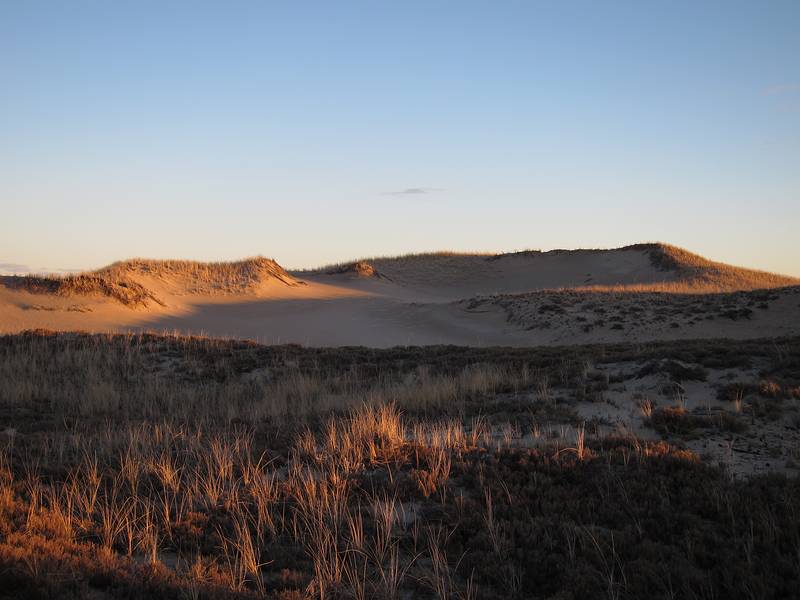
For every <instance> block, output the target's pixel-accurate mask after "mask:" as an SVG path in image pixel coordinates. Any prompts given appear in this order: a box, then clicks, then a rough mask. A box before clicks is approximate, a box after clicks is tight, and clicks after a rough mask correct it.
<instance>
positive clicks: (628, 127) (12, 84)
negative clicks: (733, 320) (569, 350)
mask: <svg viewBox="0 0 800 600" xmlns="http://www.w3.org/2000/svg"><path fill="white" fill-rule="evenodd" d="M799 31H800V2H797V1H796V0H788V1H785V2H777V1H770V0H764V1H761V2H754V1H749V2H739V1H737V0H726V1H723V2H698V1H696V0H694V1H691V2H677V1H676V2H655V1H650V0H637V1H636V2H603V3H599V2H574V1H569V0H565V1H563V2H537V1H526V2H516V1H502V0H491V1H490V0H487V1H482V2H470V1H467V0H459V1H452V2H448V1H435V0H431V1H427V2H414V1H403V2H383V1H378V0H373V1H370V2H348V1H345V0H343V1H341V2H329V1H325V2H302V1H295V2H266V1H252V2H240V1H236V0H229V1H225V2H202V1H198V0H196V1H192V2H179V1H169V2H163V1H158V2H149V1H146V0H144V1H135V2H133V1H131V2H124V1H117V2H107V1H100V0H97V1H80V0H75V1H73V2H64V1H54V2H39V1H36V0H20V1H14V0H2V1H0V270H5V271H20V272H21V271H24V270H26V269H32V270H59V269H87V268H95V267H99V266H102V265H104V264H107V263H110V262H112V261H115V260H120V259H124V258H130V257H135V256H139V257H150V258H192V259H198V260H232V259H237V258H242V257H246V256H252V255H264V256H269V257H273V258H275V259H276V260H277V261H278V262H279V263H281V264H282V265H283V266H285V267H287V268H300V267H310V266H317V265H321V264H328V263H332V262H337V261H343V260H347V259H353V258H357V257H364V256H375V255H387V254H399V253H405V252H412V251H413V252H418V251H425V250H441V249H450V250H463V251H470V250H481V251H513V250H520V249H526V248H538V249H545V250H546V249H552V248H578V247H583V248H594V247H618V246H622V245H625V244H629V243H635V242H643V241H656V240H658V241H664V242H669V243H672V244H675V245H679V246H683V247H685V248H687V249H689V250H692V251H694V252H697V253H700V254H703V255H705V256H707V257H709V258H712V259H715V260H722V261H725V262H730V263H734V264H739V265H743V266H749V267H756V268H762V269H767V270H773V271H778V272H783V273H787V274H793V275H798V276H800V34H799V33H798V32H799Z"/></svg>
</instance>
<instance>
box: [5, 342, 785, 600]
mask: <svg viewBox="0 0 800 600" xmlns="http://www.w3.org/2000/svg"><path fill="white" fill-rule="evenodd" d="M717 372H719V373H723V374H726V373H727V374H738V375H737V377H738V379H733V380H731V379H729V378H726V377H723V378H721V379H719V381H720V382H721V383H720V384H719V387H718V395H719V397H720V401H719V402H720V403H721V404H720V406H719V407H718V408H715V409H714V410H710V409H708V410H707V409H705V408H703V407H702V406H700V407H698V408H695V409H691V408H688V407H687V404H686V400H685V399H684V398H682V397H681V394H682V393H684V392H685V390H687V389H689V387H687V386H690V384H691V385H696V384H692V382H697V381H705V380H708V381H711V380H712V373H717ZM643 378H644V379H647V378H650V379H653V378H656V379H653V381H663V382H664V383H663V387H664V391H663V394H661V395H659V397H653V398H644V399H639V400H635V398H634V399H633V400H632V401H636V402H639V408H637V409H636V413H637V415H638V416H636V417H635V418H636V419H637V420H638V421H639V423H640V424H641V426H642V428H643V429H636V428H634V427H633V426H631V427H625V426H617V427H614V426H613V424H609V423H604V422H602V421H598V420H595V419H587V418H586V417H585V416H582V414H581V413H580V410H583V408H585V407H586V406H589V407H591V406H593V405H596V406H601V405H607V404H608V403H609V402H613V401H614V400H613V398H617V397H619V395H620V394H624V391H622V392H619V391H615V390H624V388H626V386H634V385H635V384H636V382H637V381H640V380H642V379H643ZM715 381H716V380H715ZM722 382H726V383H722ZM660 385H661V384H660ZM715 385H717V384H715ZM681 390H683V392H682V391H681ZM798 403H800V338H785V339H773V340H751V341H745V342H732V341H725V340H709V341H695V342H688V343H687V342H681V343H667V342H659V343H652V344H647V345H634V344H616V345H602V346H572V347H551V348H461V347H452V346H439V347H425V348H420V347H404V348H393V349H386V350H376V349H371V348H363V347H352V348H330V349H319V348H302V347H299V346H261V345H258V344H255V343H252V342H246V341H236V340H222V339H211V338H202V337H180V336H164V335H153V334H138V335H87V334H79V333H67V334H65V333H62V334H56V333H49V332H45V331H34V332H26V333H23V334H18V335H11V336H2V337H0V596H4V597H13V598H43V597H58V598H71V597H72V598H78V597H80V598H83V597H87V596H96V597H104V598H185V597H191V598H212V597H213V598H225V597H227V598H283V599H289V598H320V599H322V598H407V597H415V598H439V599H445V598H449V599H452V598H498V599H499V598H553V597H559V598H588V597H592V598H595V597H597V598H645V597H646V598H783V597H791V596H792V595H794V594H795V593H796V590H797V581H798V579H799V578H800V560H798V554H797V550H798V548H800V520H798V518H797V515H798V514H800V487H798V479H797V477H796V476H787V474H785V473H784V472H778V471H774V472H771V473H766V474H763V475H756V476H752V477H740V476H737V475H736V472H735V471H734V470H733V469H732V466H731V465H732V464H733V463H730V464H728V463H726V462H724V461H722V462H720V463H717V462H714V461H709V460H707V459H705V458H704V457H703V456H701V455H700V454H698V453H697V452H695V451H693V450H692V449H691V448H690V444H691V440H692V439H693V436H694V435H696V432H697V431H699V430H702V431H704V432H706V433H705V434H704V435H708V434H709V432H717V433H716V434H715V435H719V436H735V435H738V436H744V435H745V434H743V433H741V432H746V431H752V432H753V435H754V436H755V438H757V437H758V436H760V435H762V433H763V431H766V430H765V429H763V428H764V427H767V428H768V427H772V426H773V424H774V423H786V426H787V427H797V428H798V429H800V418H798V414H800V410H799V406H800V405H799V404H798ZM582 407H583V408H582ZM637 431H638V432H639V433H637ZM647 431H651V432H653V433H652V434H647V435H645V434H644V433H643V432H647ZM734 432H739V433H734ZM720 439H725V438H724V437H721V438H720ZM731 439H732V440H733V442H732V443H731V445H732V448H736V447H739V446H741V444H742V443H743V442H742V439H745V438H744V437H741V439H740V438H736V437H732V438H731ZM793 448H794V450H793ZM796 448H797V447H796V446H794V447H793V446H792V444H791V443H790V444H788V445H787V446H786V447H785V448H784V452H785V453H786V455H785V457H784V458H785V460H786V461H787V463H786V464H787V465H790V466H789V468H790V470H791V469H792V468H794V467H792V466H791V465H792V464H796V461H800V456H798V455H796V454H795V455H792V452H793V451H795V453H796ZM731 452H734V450H731ZM776 456H777V455H776ZM770 460H777V458H775V459H770ZM792 461H795V462H794V463H793V462H792Z"/></svg>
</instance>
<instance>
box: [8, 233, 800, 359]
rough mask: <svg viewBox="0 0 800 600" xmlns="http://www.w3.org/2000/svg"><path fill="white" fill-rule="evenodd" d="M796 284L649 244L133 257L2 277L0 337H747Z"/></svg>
mask: <svg viewBox="0 0 800 600" xmlns="http://www.w3.org/2000/svg"><path fill="white" fill-rule="evenodd" d="M798 285H800V281H798V280H794V279H792V278H788V277H782V276H779V275H774V274H770V273H764V272H760V271H751V270H746V269H738V268H736V267H731V266H728V265H723V264H720V263H714V262H711V261H707V260H705V259H703V258H702V257H699V256H697V255H693V254H691V253H689V252H687V251H685V250H682V249H679V248H674V247H671V246H666V245H661V244H641V245H636V246H629V247H626V248H621V249H616V250H575V251H566V250H558V251H552V252H522V253H515V254H501V255H491V256H489V255H458V254H427V255H412V256H406V257H398V258H377V259H369V260H365V261H359V262H356V263H352V264H344V265H335V266H333V267H327V268H323V269H318V270H314V271H302V272H293V273H289V272H287V271H285V270H284V269H283V268H282V267H281V266H280V265H278V263H276V262H275V261H272V260H270V259H265V258H260V257H259V258H253V259H247V260H244V261H239V262H235V263H196V262H190V261H152V260H140V259H137V260H131V261H124V262H120V263H115V264H114V265H111V266H109V267H107V268H105V269H100V270H98V271H95V272H92V273H86V274H80V275H77V276H69V277H65V278H58V279H53V278H35V277H3V278H0V332H8V333H10V332H16V331H20V330H24V329H34V328H47V329H54V330H86V331H127V330H142V329H152V330H156V331H162V330H178V331H181V332H192V333H205V334H208V335H214V336H234V337H243V338H250V339H256V340H259V341H262V342H265V343H288V342H293V343H300V344H306V345H323V346H330V345H367V346H380V347H383V346H393V345H407V344H461V345H530V344H565V343H584V342H595V341H621V340H641V341H646V340H652V339H682V338H693V337H733V338H748V337H764V336H769V335H790V334H796V333H800V326H798V325H797V324H798V323H800V293H798V292H799V291H800V287H796V286H798ZM759 289H762V290H763V289H768V290H770V291H753V290H759Z"/></svg>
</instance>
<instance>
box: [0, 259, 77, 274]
mask: <svg viewBox="0 0 800 600" xmlns="http://www.w3.org/2000/svg"><path fill="white" fill-rule="evenodd" d="M77 272H78V269H51V268H49V267H39V268H38V269H34V268H33V267H30V266H28V265H22V264H19V263H12V262H0V275H30V274H32V273H34V274H46V273H51V274H66V273H77Z"/></svg>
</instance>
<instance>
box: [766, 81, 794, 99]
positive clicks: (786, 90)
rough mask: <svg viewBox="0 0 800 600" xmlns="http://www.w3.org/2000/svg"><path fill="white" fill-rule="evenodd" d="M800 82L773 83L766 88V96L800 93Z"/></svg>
mask: <svg viewBox="0 0 800 600" xmlns="http://www.w3.org/2000/svg"><path fill="white" fill-rule="evenodd" d="M799 93H800V83H781V84H778V85H771V86H769V87H768V88H767V89H765V90H764V94H765V95H766V96H782V95H784V94H799Z"/></svg>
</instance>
